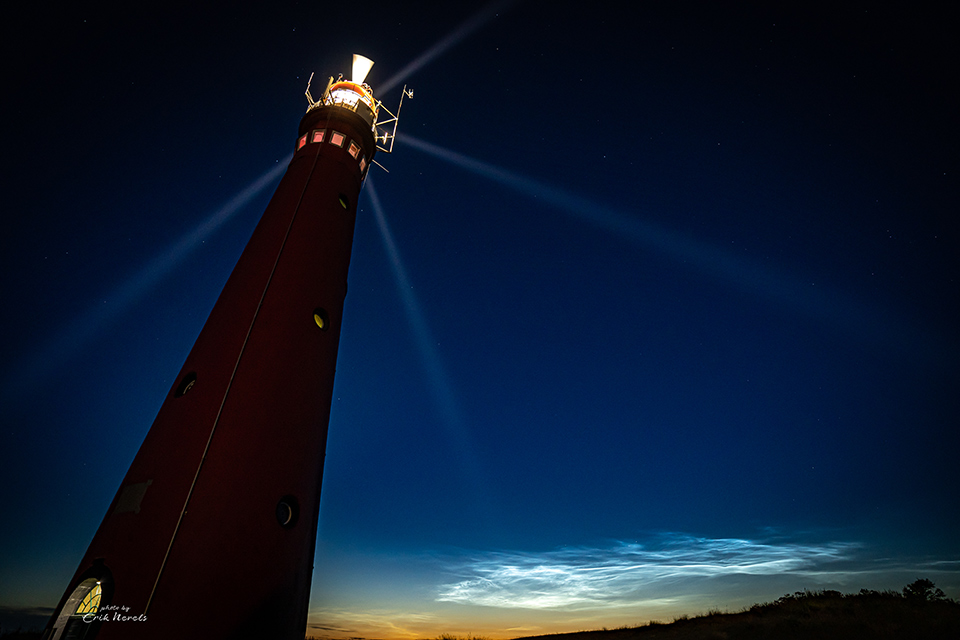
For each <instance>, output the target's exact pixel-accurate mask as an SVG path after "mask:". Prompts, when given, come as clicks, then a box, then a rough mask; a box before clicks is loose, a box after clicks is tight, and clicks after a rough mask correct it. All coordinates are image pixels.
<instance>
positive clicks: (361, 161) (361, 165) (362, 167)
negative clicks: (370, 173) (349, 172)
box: [360, 156, 367, 171]
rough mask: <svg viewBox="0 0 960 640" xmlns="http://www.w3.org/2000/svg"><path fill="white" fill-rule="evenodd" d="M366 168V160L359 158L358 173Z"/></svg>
mask: <svg viewBox="0 0 960 640" xmlns="http://www.w3.org/2000/svg"><path fill="white" fill-rule="evenodd" d="M366 168H367V159H366V158H364V157H362V156H361V158H360V171H363V170H364V169H366Z"/></svg>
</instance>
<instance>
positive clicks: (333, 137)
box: [330, 131, 347, 147]
mask: <svg viewBox="0 0 960 640" xmlns="http://www.w3.org/2000/svg"><path fill="white" fill-rule="evenodd" d="M346 139H347V136H345V135H343V134H342V133H340V132H339V131H331V132H330V144H335V145H337V146H338V147H342V146H343V141H344V140H346Z"/></svg>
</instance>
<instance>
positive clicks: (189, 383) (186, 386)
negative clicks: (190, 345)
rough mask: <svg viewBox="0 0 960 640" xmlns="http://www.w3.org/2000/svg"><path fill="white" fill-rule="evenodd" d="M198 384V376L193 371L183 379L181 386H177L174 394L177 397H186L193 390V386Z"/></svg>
mask: <svg viewBox="0 0 960 640" xmlns="http://www.w3.org/2000/svg"><path fill="white" fill-rule="evenodd" d="M196 383H197V374H196V373H195V372H193V371H191V372H190V373H188V374H187V375H185V376H183V379H182V380H181V381H180V384H178V385H177V390H176V391H175V392H174V395H175V396H176V397H178V398H179V397H180V396H182V395H185V394H186V393H187V392H188V391H190V389H193V385H195V384H196Z"/></svg>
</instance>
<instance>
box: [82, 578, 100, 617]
mask: <svg viewBox="0 0 960 640" xmlns="http://www.w3.org/2000/svg"><path fill="white" fill-rule="evenodd" d="M101 593H102V592H101V590H100V583H99V582H98V583H97V584H95V585H94V587H93V589H90V591H88V592H87V595H85V596H83V600H81V601H80V606H78V607H77V613H78V614H84V613H96V612H97V609H99V608H100V594H101Z"/></svg>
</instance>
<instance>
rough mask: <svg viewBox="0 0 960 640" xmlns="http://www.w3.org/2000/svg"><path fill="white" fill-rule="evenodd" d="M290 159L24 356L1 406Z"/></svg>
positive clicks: (148, 286) (138, 295)
mask: <svg viewBox="0 0 960 640" xmlns="http://www.w3.org/2000/svg"><path fill="white" fill-rule="evenodd" d="M291 157H292V156H287V157H286V158H283V159H282V160H280V161H278V162H277V165H276V166H275V167H272V168H271V169H269V170H268V171H266V172H265V173H263V174H262V175H261V176H260V177H258V178H257V179H256V180H254V181H253V182H251V183H250V184H249V185H247V186H246V187H244V188H243V189H241V190H240V192H239V193H237V194H236V195H235V196H234V197H233V198H231V199H230V200H229V201H228V202H226V203H225V204H224V205H223V206H222V207H220V208H219V209H217V210H216V211H214V212H213V213H212V214H210V215H209V216H208V217H207V218H205V219H204V220H203V221H201V222H200V224H198V225H197V226H196V227H194V228H193V229H191V230H189V231H188V232H187V233H185V234H184V235H183V236H181V237H180V239H179V240H177V241H176V242H174V243H173V244H172V245H170V246H169V247H168V248H167V249H165V250H164V251H162V252H161V253H160V254H158V255H157V256H156V257H154V258H153V259H152V260H151V261H150V262H148V263H147V264H145V265H144V266H143V267H141V268H140V270H138V271H137V272H136V273H134V274H133V275H131V276H130V277H128V278H127V279H126V280H125V281H124V282H123V283H121V284H120V286H118V287H117V288H116V289H114V290H113V291H111V292H110V293H109V294H107V295H105V296H103V297H100V298H98V299H100V300H104V301H109V302H108V303H107V304H102V303H101V304H94V305H92V306H91V307H89V308H88V309H87V311H86V312H84V313H83V314H81V315H80V316H79V317H77V318H76V319H71V321H70V324H69V325H67V326H66V327H64V328H63V329H62V330H61V331H60V332H59V333H58V334H56V335H55V336H54V337H53V338H52V339H51V340H50V341H49V342H48V343H47V344H46V345H44V346H43V347H41V348H40V349H39V350H38V351H37V352H36V353H35V354H33V355H32V356H30V357H29V358H28V360H27V361H26V362H24V363H23V364H21V365H20V366H18V367H15V368H14V370H15V372H16V374H15V376H11V379H10V380H8V383H7V384H6V385H4V391H3V395H2V401H3V402H6V401H7V400H8V399H11V398H15V397H17V396H19V395H21V394H22V393H24V392H25V391H27V390H29V389H30V388H31V387H33V386H35V385H36V384H38V383H39V382H40V381H41V380H43V378H45V377H46V376H47V375H49V374H50V373H51V372H52V371H53V370H54V368H56V367H61V368H62V367H63V366H64V364H65V363H66V361H67V360H69V359H70V358H71V357H73V356H75V355H76V354H77V353H78V352H79V351H80V350H81V349H82V348H83V347H84V346H86V345H87V344H88V343H89V342H91V341H92V340H93V339H94V338H95V337H96V335H97V334H98V333H99V332H101V331H103V330H104V329H106V328H107V327H108V326H109V325H110V324H111V323H112V322H114V321H115V320H116V319H117V318H118V317H120V316H121V315H122V314H123V313H125V312H126V311H127V310H129V309H130V308H131V307H132V306H134V305H135V304H136V303H137V302H139V301H140V300H142V299H143V298H144V296H146V295H147V294H148V293H149V292H150V291H151V290H152V289H153V288H154V287H155V286H156V285H157V284H158V283H159V282H160V281H161V280H162V279H163V278H164V277H166V276H167V275H169V274H170V273H171V272H172V271H173V270H174V269H175V268H176V267H177V266H178V265H179V264H181V263H182V262H183V261H184V260H185V259H186V258H187V256H189V255H190V254H191V253H192V252H193V251H194V250H195V249H196V248H197V247H199V246H200V244H201V243H202V242H203V241H204V240H206V239H207V238H209V237H210V236H212V235H213V234H214V233H215V232H216V231H217V230H219V229H220V228H221V227H222V226H223V225H224V224H226V223H227V222H228V221H229V220H230V219H231V218H232V217H233V216H234V215H235V214H236V213H237V212H238V211H240V210H241V209H242V208H243V207H244V206H246V205H247V204H248V203H249V202H250V201H251V200H253V199H254V198H256V197H257V196H258V195H259V194H260V193H261V192H262V191H263V190H264V189H265V188H267V187H268V186H270V184H272V183H273V182H275V181H276V180H277V178H279V177H280V175H281V174H283V172H284V171H285V170H286V168H287V165H288V164H289V163H290V159H291Z"/></svg>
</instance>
